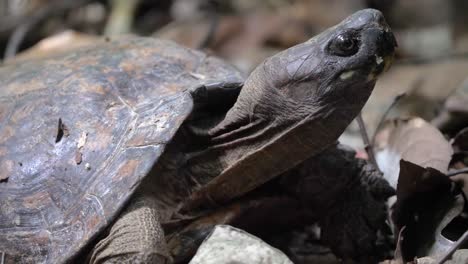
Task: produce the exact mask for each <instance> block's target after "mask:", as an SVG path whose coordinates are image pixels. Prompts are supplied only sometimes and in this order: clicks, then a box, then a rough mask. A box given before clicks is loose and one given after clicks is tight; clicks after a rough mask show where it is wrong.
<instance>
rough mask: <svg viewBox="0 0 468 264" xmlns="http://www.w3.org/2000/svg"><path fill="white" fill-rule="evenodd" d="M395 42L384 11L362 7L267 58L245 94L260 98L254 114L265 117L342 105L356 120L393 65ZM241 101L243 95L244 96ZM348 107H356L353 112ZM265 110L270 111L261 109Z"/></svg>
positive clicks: (300, 115)
mask: <svg viewBox="0 0 468 264" xmlns="http://www.w3.org/2000/svg"><path fill="white" fill-rule="evenodd" d="M395 46H396V41H395V38H394V36H393V34H392V33H391V31H390V29H389V27H388V25H387V23H386V22H385V19H384V17H383V15H382V14H381V13H380V12H379V11H377V10H373V9H366V10H362V11H359V12H357V13H355V14H353V15H351V16H350V17H348V18H347V19H345V20H344V21H343V22H341V23H340V24H338V25H336V26H335V27H333V28H330V29H328V30H327V31H325V32H323V33H321V34H320V35H318V36H316V37H314V38H312V39H310V40H309V41H307V42H304V43H302V44H299V45H297V46H294V47H292V48H289V49H287V50H285V51H283V52H281V53H278V54H276V55H275V56H273V57H270V58H268V59H267V60H265V61H264V62H263V64H261V65H260V66H259V67H257V68H256V69H255V71H254V72H253V73H252V75H251V76H250V78H249V80H248V81H247V82H246V85H245V87H244V88H245V89H244V90H243V95H246V96H247V97H249V100H251V101H253V100H257V102H252V103H253V104H254V105H256V107H255V109H256V111H255V112H256V113H254V114H256V115H259V114H260V115H261V116H262V118H265V117H266V116H269V117H278V116H282V117H284V118H290V117H291V112H294V113H296V114H297V115H296V114H295V115H293V116H294V119H296V118H299V119H303V118H306V116H307V115H309V114H311V113H314V116H316V114H317V113H319V112H322V113H326V112H329V111H335V112H336V111H340V109H347V112H345V113H343V114H347V115H349V116H350V117H352V118H354V116H356V115H357V114H358V112H359V111H360V109H361V108H362V107H363V105H364V103H365V101H367V99H368V97H369V95H370V93H371V92H372V89H373V87H374V84H375V81H376V78H377V76H378V75H379V74H380V73H381V72H382V71H383V70H384V69H385V68H387V67H388V66H389V65H390V64H391V61H392V58H393V54H394V49H395ZM254 90H255V91H254ZM252 95H255V96H254V97H253V98H252ZM239 99H240V100H243V99H244V98H242V95H241V97H240V98H239ZM343 99H344V100H343ZM258 102H260V103H258ZM249 104H250V103H249ZM350 107H351V108H352V109H354V111H352V112H349V111H348V110H350ZM263 109H265V110H266V113H267V115H264V114H266V113H261V111H262V110H263ZM272 114H273V115H272ZM284 114H286V115H288V117H285V116H284ZM349 121H351V120H349Z"/></svg>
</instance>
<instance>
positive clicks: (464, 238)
mask: <svg viewBox="0 0 468 264" xmlns="http://www.w3.org/2000/svg"><path fill="white" fill-rule="evenodd" d="M467 240H468V231H465V233H463V235H462V236H461V237H460V238H459V239H458V240H457V242H455V243H453V245H452V247H451V248H450V250H449V251H448V252H447V253H446V254H445V255H444V256H442V258H441V259H440V260H439V262H437V264H442V263H444V262H445V261H447V260H448V259H449V258H451V257H452V254H453V253H454V252H455V251H456V250H457V249H458V248H459V247H460V246H461V245H462V244H463V242H465V241H467Z"/></svg>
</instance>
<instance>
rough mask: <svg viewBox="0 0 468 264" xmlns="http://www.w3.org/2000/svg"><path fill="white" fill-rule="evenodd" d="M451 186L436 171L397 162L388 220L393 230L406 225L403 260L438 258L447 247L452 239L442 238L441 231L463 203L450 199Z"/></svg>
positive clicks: (450, 183)
mask: <svg viewBox="0 0 468 264" xmlns="http://www.w3.org/2000/svg"><path fill="white" fill-rule="evenodd" d="M452 185H453V183H452V181H451V180H450V178H449V177H447V176H446V175H445V174H443V173H441V172H440V171H438V170H435V169H432V168H423V167H421V166H418V165H416V164H413V163H411V162H407V161H405V160H401V161H400V177H399V179H398V187H397V202H396V203H395V205H394V207H393V210H392V220H393V223H394V224H395V226H396V228H397V230H400V229H401V228H402V227H403V226H405V227H406V228H405V230H404V234H403V235H404V240H402V243H401V253H402V256H403V258H404V260H405V261H409V260H411V259H413V258H414V257H416V256H431V257H434V258H435V259H440V257H441V256H442V255H443V254H444V253H446V252H447V251H448V250H449V249H450V246H451V245H452V244H453V241H450V240H448V239H446V238H445V237H443V236H442V230H443V228H445V227H446V226H447V225H448V223H450V221H452V220H453V218H454V217H456V216H457V215H459V214H460V213H461V210H462V209H463V204H464V201H463V199H461V200H460V198H461V197H460V196H458V197H456V198H454V196H453V193H452ZM434 238H435V239H434Z"/></svg>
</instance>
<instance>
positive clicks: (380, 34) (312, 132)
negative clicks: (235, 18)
mask: <svg viewBox="0 0 468 264" xmlns="http://www.w3.org/2000/svg"><path fill="white" fill-rule="evenodd" d="M395 47H396V41H395V38H394V36H393V34H392V32H391V31H390V29H389V27H388V25H387V24H386V22H385V19H384V17H383V15H382V14H381V13H380V12H379V11H377V10H373V9H365V10H362V11H359V12H357V13H355V14H353V15H351V16H350V17H348V18H346V19H345V20H344V21H343V22H341V23H340V24H338V25H336V26H335V27H332V28H330V29H328V30H327V31H325V32H323V33H321V34H320V35H317V36H316V37H314V38H312V39H310V40H308V41H306V42H304V43H301V44H299V45H297V46H294V47H291V48H289V49H287V50H285V51H283V52H280V53H278V54H276V55H274V56H272V57H270V58H268V59H266V60H265V61H264V62H263V63H262V64H260V65H259V66H258V67H257V68H256V69H255V70H254V71H253V72H252V74H251V75H250V76H249V77H248V79H247V80H246V82H245V84H244V87H243V88H242V90H241V92H240V94H239V97H238V99H237V102H236V103H235V104H234V106H233V107H232V108H231V109H230V110H229V111H228V113H227V114H226V116H225V118H224V120H222V121H221V122H220V123H219V124H218V125H216V126H215V127H214V128H213V129H211V130H210V132H209V134H210V136H211V142H212V144H213V145H216V148H213V149H215V150H216V151H217V152H216V154H214V155H213V156H210V158H212V159H214V157H217V159H218V160H220V162H219V163H220V164H223V165H222V166H221V171H222V172H221V173H220V174H219V176H218V177H217V179H216V181H212V184H211V187H208V188H206V190H204V191H200V192H199V193H198V194H196V195H194V197H202V196H203V195H206V194H209V195H210V197H211V199H212V200H215V201H226V200H228V199H229V198H232V197H234V196H238V195H239V194H242V193H245V192H247V191H249V190H252V189H254V188H256V186H258V185H260V184H262V183H264V182H266V181H268V180H269V179H271V178H273V177H275V176H277V175H279V174H280V173H282V172H284V171H286V170H288V169H291V168H292V167H294V166H296V165H297V164H299V163H301V162H303V161H304V160H306V159H308V158H310V157H311V156H314V155H316V154H318V153H320V152H321V151H323V150H324V149H326V148H327V147H329V146H330V145H331V144H334V143H335V142H336V140H337V139H338V137H339V136H340V134H341V133H342V132H343V131H344V129H345V128H346V127H347V126H348V125H349V123H350V122H351V121H352V120H353V119H354V118H355V116H356V115H357V114H358V113H359V112H360V111H361V109H362V107H363V106H364V104H365V102H366V101H367V99H368V98H369V96H370V94H371V92H372V89H373V87H374V85H375V82H376V78H377V76H378V75H379V74H380V73H381V72H382V71H383V70H384V69H385V68H387V67H388V66H389V65H390V63H391V60H392V57H393V53H394V49H395ZM207 160H210V159H207ZM244 179H249V180H244ZM223 186H224V187H223ZM201 200H202V199H201V198H193V199H192V205H191V206H193V205H194V204H197V203H199V201H201ZM189 207H190V206H189Z"/></svg>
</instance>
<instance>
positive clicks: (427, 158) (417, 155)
mask: <svg viewBox="0 0 468 264" xmlns="http://www.w3.org/2000/svg"><path fill="white" fill-rule="evenodd" d="M375 147H376V150H377V151H376V156H377V163H378V164H379V167H380V169H381V170H382V171H383V172H384V177H385V178H386V179H387V180H388V181H389V182H390V184H391V185H392V186H393V187H396V184H397V181H398V175H399V162H400V159H404V160H406V161H409V162H411V163H414V164H416V165H419V166H421V167H423V168H426V167H429V168H434V169H436V170H439V171H440V172H442V173H446V172H447V169H448V165H449V162H450V160H451V157H452V154H453V150H452V147H451V145H450V144H449V142H448V141H447V140H446V139H445V138H444V136H443V135H442V134H441V133H440V131H439V130H437V128H435V127H434V126H432V125H431V124H429V123H428V122H426V121H424V120H423V119H421V118H417V117H415V118H409V119H395V120H390V121H388V122H387V124H386V125H385V126H384V129H382V130H381V132H379V133H378V134H377V137H376V146H375Z"/></svg>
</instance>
